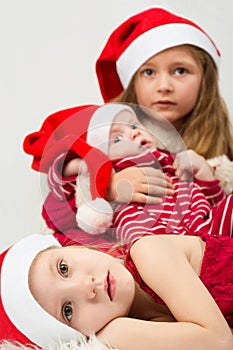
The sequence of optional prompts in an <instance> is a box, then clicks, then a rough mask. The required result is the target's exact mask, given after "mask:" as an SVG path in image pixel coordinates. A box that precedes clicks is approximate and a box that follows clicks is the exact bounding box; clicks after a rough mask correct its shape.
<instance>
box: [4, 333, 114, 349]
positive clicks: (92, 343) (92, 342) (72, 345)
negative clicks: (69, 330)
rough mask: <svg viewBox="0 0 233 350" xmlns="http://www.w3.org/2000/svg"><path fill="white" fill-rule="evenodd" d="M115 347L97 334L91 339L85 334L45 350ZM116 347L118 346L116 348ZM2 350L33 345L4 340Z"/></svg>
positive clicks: (27, 347) (26, 347) (29, 347)
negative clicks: (80, 338) (106, 344)
mask: <svg viewBox="0 0 233 350" xmlns="http://www.w3.org/2000/svg"><path fill="white" fill-rule="evenodd" d="M33 349H35V350H40V348H39V347H36V346H35V347H33ZM110 349H112V350H113V348H112V347H108V346H105V345H103V344H102V343H100V342H99V340H98V339H97V338H96V336H94V335H93V336H91V337H90V338H89V340H87V339H86V337H84V336H83V339H82V340H81V341H80V342H79V343H77V341H76V340H75V339H71V340H70V341H69V342H68V343H67V342H65V343H64V342H62V341H59V342H58V343H56V344H54V345H53V346H48V348H46V349H44V350H110ZM114 349H116V348H114ZM0 350H32V346H25V345H23V344H19V343H13V342H8V341H4V342H2V343H1V344H0Z"/></svg>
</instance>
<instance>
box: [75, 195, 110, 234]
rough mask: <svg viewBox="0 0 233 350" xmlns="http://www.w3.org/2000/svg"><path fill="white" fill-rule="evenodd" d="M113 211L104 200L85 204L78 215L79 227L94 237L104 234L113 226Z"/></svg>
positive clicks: (100, 199) (98, 199)
mask: <svg viewBox="0 0 233 350" xmlns="http://www.w3.org/2000/svg"><path fill="white" fill-rule="evenodd" d="M112 216H113V210H112V207H111V205H110V204H109V203H108V202H107V201H106V200H104V199H103V198H96V199H95V200H93V201H89V202H86V203H83V204H82V205H81V206H80V207H79V208H78V212H77V214H76V220H77V223H78V226H79V227H80V228H81V229H82V230H84V231H86V232H89V233H91V234H92V235H98V234H101V233H104V232H105V231H106V230H107V228H109V227H110V226H111V225H112Z"/></svg>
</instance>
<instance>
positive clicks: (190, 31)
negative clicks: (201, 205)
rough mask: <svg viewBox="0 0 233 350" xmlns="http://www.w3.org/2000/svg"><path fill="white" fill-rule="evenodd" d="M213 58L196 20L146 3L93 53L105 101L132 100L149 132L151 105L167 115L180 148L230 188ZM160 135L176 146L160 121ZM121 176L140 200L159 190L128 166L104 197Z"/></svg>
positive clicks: (230, 152) (228, 131)
mask: <svg viewBox="0 0 233 350" xmlns="http://www.w3.org/2000/svg"><path fill="white" fill-rule="evenodd" d="M219 64H220V52H219V50H218V49H217V47H216V45H215V43H214V42H213V40H212V39H211V38H210V37H209V35H208V34H207V33H205V32H204V31H203V30H202V29H201V28H200V27H199V26H198V25H197V24H195V23H194V22H192V21H190V20H188V19H186V18H183V17H180V16H177V15H176V14H173V13H171V12H169V11H167V10H164V9H162V8H150V9H148V10H145V11H143V12H140V13H138V14H136V15H134V16H132V17H130V18H128V19H127V20H126V21H124V22H123V23H122V24H120V25H119V26H118V27H117V28H116V29H115V30H114V31H113V32H112V34H111V35H110V37H109V39H108V40H107V43H106V45H105V46H104V48H103V50H102V52H101V54H100V56H99V57H98V59H97V62H96V73H97V77H98V81H99V86H100V90H101V93H102V96H103V99H104V101H105V102H109V101H112V100H114V101H119V102H127V103H133V104H135V106H136V112H137V114H138V117H139V118H140V121H141V122H142V124H143V125H144V126H145V127H147V128H148V129H149V130H150V131H152V132H153V131H154V130H156V129H158V127H159V125H158V121H156V122H155V121H154V119H153V113H151V112H150V111H156V112H157V113H159V114H160V115H161V116H163V117H164V118H166V119H167V120H168V121H170V123H172V125H173V126H174V127H175V128H176V129H177V131H178V132H179V133H180V135H181V136H182V138H183V140H184V142H185V144H186V147H187V148H189V149H193V150H195V151H196V152H197V153H199V154H201V155H202V156H204V157H205V158H206V159H210V158H211V160H210V164H211V165H213V166H214V167H215V171H216V176H217V177H218V178H219V179H220V180H221V183H222V186H223V187H224V189H225V191H226V193H231V192H232V191H233V177H232V171H233V163H232V162H231V161H233V133H232V125H231V122H230V118H229V115H228V112H227V108H226V106H225V103H224V101H223V99H222V97H221V96H220V92H219V86H218V68H219ZM162 135H163V143H164V144H165V145H166V146H167V147H169V146H170V148H174V149H175V148H176V150H178V148H177V144H176V143H177V139H176V135H173V134H172V133H171V132H170V130H169V132H165V131H164V129H162V128H161V138H162ZM178 146H179V145H178ZM216 157H217V158H216ZM212 158H214V159H212ZM156 176H157V174H154V177H156ZM121 179H127V180H128V181H129V182H131V183H132V186H133V189H134V196H133V199H134V200H135V201H137V202H143V201H144V202H145V201H146V200H147V197H148V195H150V196H151V197H152V199H151V200H153V198H154V201H155V199H156V197H157V196H161V191H159V190H158V187H156V186H155V185H154V183H153V184H152V186H150V187H148V188H147V189H146V190H145V188H144V187H143V185H142V184H143V182H145V179H144V176H143V174H142V173H141V171H140V169H136V168H135V169H134V171H132V170H124V171H123V172H119V173H118V174H116V175H114V176H113V177H112V181H111V185H110V188H109V189H110V191H109V193H108V195H109V199H111V200H114V199H115V198H116V188H117V185H118V182H119V181H120V180H121ZM120 196H121V194H118V200H120V199H121V198H120Z"/></svg>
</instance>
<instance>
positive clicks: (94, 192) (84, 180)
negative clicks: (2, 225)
mask: <svg viewBox="0 0 233 350" xmlns="http://www.w3.org/2000/svg"><path fill="white" fill-rule="evenodd" d="M126 109H127V110H129V111H131V112H132V113H133V111H132V109H131V108H130V107H128V106H126V105H123V104H120V103H114V104H106V105H103V106H95V105H91V106H90V105H89V106H80V107H75V108H72V109H69V110H64V111H60V112H57V113H55V114H52V115H51V116H49V117H48V118H46V120H45V121H44V123H43V125H42V127H41V129H40V130H39V131H38V132H35V133H32V134H30V135H28V136H27V137H26V138H25V140H24V150H25V151H26V152H27V153H29V154H32V155H33V156H34V160H33V164H32V166H33V168H35V169H37V170H40V171H44V172H47V171H48V168H49V166H50V165H51V164H52V162H53V160H54V159H55V158H56V157H57V156H58V155H60V154H61V153H66V154H67V157H69V156H70V154H71V153H72V156H73V158H74V155H75V156H76V157H77V156H78V157H80V158H82V159H83V160H84V162H85V164H86V169H85V168H84V169H83V172H82V173H81V174H79V175H78V177H77V186H76V204H77V209H78V211H77V215H76V219H77V223H78V225H79V227H80V228H81V229H83V230H84V231H86V232H89V233H91V234H100V233H103V232H105V231H106V229H107V228H108V227H110V226H111V224H112V215H113V211H112V207H111V206H110V204H109V203H108V202H107V201H105V200H104V197H105V195H106V192H107V189H108V185H109V180H110V177H111V174H112V162H111V161H110V159H109V158H108V156H107V153H108V143H109V132H110V128H111V123H112V121H113V119H114V117H115V116H116V115H117V114H118V113H119V112H120V111H122V110H126Z"/></svg>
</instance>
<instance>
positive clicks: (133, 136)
mask: <svg viewBox="0 0 233 350" xmlns="http://www.w3.org/2000/svg"><path fill="white" fill-rule="evenodd" d="M140 134H141V133H140V129H138V128H136V129H131V130H130V139H131V140H132V141H134V140H135V139H136V138H137V137H138V136H139V135H140Z"/></svg>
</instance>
